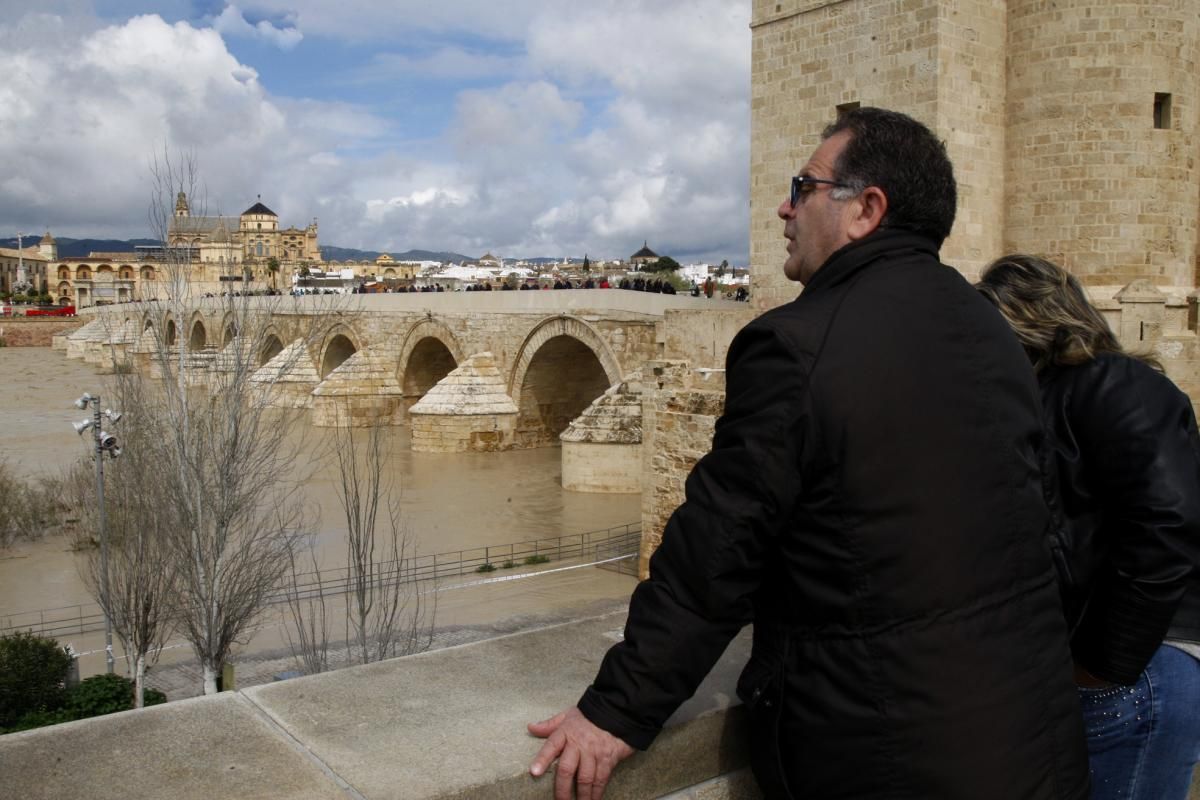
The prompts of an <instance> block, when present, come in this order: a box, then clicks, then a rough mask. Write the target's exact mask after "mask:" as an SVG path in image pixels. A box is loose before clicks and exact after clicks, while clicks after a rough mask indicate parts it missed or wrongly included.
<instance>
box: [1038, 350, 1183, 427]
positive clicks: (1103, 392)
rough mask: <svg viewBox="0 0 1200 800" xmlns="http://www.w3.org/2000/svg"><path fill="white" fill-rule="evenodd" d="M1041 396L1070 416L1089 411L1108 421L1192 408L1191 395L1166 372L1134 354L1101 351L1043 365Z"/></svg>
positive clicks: (1085, 413) (1094, 415)
mask: <svg viewBox="0 0 1200 800" xmlns="http://www.w3.org/2000/svg"><path fill="white" fill-rule="evenodd" d="M1044 373H1045V374H1043V375H1042V376H1039V377H1040V378H1041V381H1040V382H1041V388H1042V399H1043V402H1044V403H1045V405H1046V406H1047V408H1048V409H1049V408H1050V407H1052V406H1061V407H1062V410H1063V411H1065V412H1067V413H1068V414H1070V415H1072V416H1079V415H1088V416H1093V417H1097V418H1101V419H1104V420H1105V421H1106V423H1107V424H1116V423H1118V422H1121V421H1128V418H1129V416H1130V415H1133V416H1135V417H1136V416H1145V415H1150V416H1155V417H1158V416H1159V415H1163V414H1169V413H1170V412H1172V411H1175V410H1178V411H1180V412H1182V411H1184V410H1187V411H1189V412H1190V410H1191V400H1190V398H1188V396H1187V395H1186V394H1184V392H1183V391H1182V390H1180V389H1179V387H1178V386H1176V385H1175V384H1174V382H1172V381H1171V379H1170V378H1168V377H1167V376H1166V375H1164V374H1163V373H1162V372H1160V371H1159V370H1157V369H1155V368H1154V367H1152V366H1151V365H1150V364H1148V363H1146V362H1145V361H1143V360H1141V359H1140V358H1137V357H1135V356H1131V355H1127V354H1124V353H1099V354H1097V355H1096V357H1095V358H1093V359H1091V360H1089V361H1086V362H1084V363H1082V364H1075V365H1071V366H1055V367H1051V368H1049V369H1047V370H1044Z"/></svg>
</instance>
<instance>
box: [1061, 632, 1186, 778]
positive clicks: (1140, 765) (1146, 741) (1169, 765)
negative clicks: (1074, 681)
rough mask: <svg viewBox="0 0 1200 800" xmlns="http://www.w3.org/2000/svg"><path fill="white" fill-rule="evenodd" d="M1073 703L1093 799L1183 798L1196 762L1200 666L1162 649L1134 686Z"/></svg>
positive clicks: (1085, 692)
mask: <svg viewBox="0 0 1200 800" xmlns="http://www.w3.org/2000/svg"><path fill="white" fill-rule="evenodd" d="M1079 700H1080V704H1081V705H1082V707H1083V724H1084V727H1085V728H1086V729H1087V743H1088V760H1089V764H1090V766H1091V772H1092V798H1093V800H1185V798H1186V797H1187V793H1188V786H1189V785H1190V784H1191V780H1192V769H1193V767H1194V766H1195V765H1196V762H1197V761H1200V713H1198V711H1200V661H1197V660H1196V659H1195V658H1193V657H1192V656H1190V655H1188V654H1187V653H1185V652H1183V651H1181V650H1178V649H1176V648H1174V647H1170V646H1169V645H1163V646H1161V647H1159V648H1158V652H1157V653H1155V654H1154V658H1152V659H1150V663H1149V664H1148V665H1147V666H1146V669H1145V670H1144V671H1143V672H1142V674H1141V676H1140V677H1139V678H1138V681H1137V683H1135V684H1134V685H1132V686H1114V687H1112V688H1109V689H1080V690H1079Z"/></svg>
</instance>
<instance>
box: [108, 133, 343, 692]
mask: <svg viewBox="0 0 1200 800" xmlns="http://www.w3.org/2000/svg"><path fill="white" fill-rule="evenodd" d="M151 173H152V179H153V199H152V202H151V207H150V223H151V227H152V229H153V231H154V233H155V235H156V237H157V238H158V239H159V240H160V241H161V242H162V248H161V252H160V255H159V257H158V262H157V264H156V268H157V271H158V290H157V292H156V294H157V295H158V299H157V301H143V302H142V303H141V304H140V310H141V312H142V314H143V315H144V318H145V319H146V321H147V327H146V328H145V329H144V330H143V331H142V332H141V334H140V336H141V337H142V339H145V338H146V337H149V339H150V343H149V349H150V353H149V355H150V358H151V360H152V362H153V366H154V372H155V374H156V375H158V376H160V377H161V378H162V380H161V381H159V382H158V383H157V384H156V391H154V392H142V393H140V394H139V396H138V400H137V407H136V408H132V407H131V408H126V409H125V411H126V412H127V413H130V414H134V413H136V415H137V416H138V417H139V418H141V419H143V420H145V421H146V424H147V426H150V427H152V429H153V435H151V436H148V437H147V441H145V442H144V443H143V445H142V446H144V447H145V448H146V457H147V458H146V461H147V463H148V464H149V465H150V467H149V469H151V470H152V471H153V472H154V473H155V475H154V476H153V479H152V480H148V481H143V482H141V483H142V484H143V485H148V486H152V487H154V488H155V494H156V496H155V498H154V499H155V502H157V503H160V504H161V505H162V507H163V508H164V511H163V513H164V515H165V517H166V519H167V520H168V521H169V524H168V525H167V527H166V530H165V531H164V537H163V544H164V548H165V552H166V553H167V554H168V557H169V559H170V560H171V563H172V565H173V567H174V584H173V585H174V588H175V592H176V595H177V606H176V607H177V609H178V615H177V616H178V622H179V629H180V631H181V632H182V634H183V636H184V637H185V638H186V639H187V640H188V642H189V643H190V644H191V646H192V649H193V651H194V652H195V654H196V657H197V658H198V659H199V661H200V664H201V668H202V670H203V675H204V691H205V693H206V694H211V693H213V692H215V691H216V690H217V676H218V675H220V674H221V672H222V668H223V666H224V664H225V662H226V660H227V659H228V656H229V654H230V651H231V649H232V648H233V647H234V645H235V644H236V643H238V642H240V641H243V640H244V638H245V637H246V636H247V635H248V633H249V630H250V626H251V624H252V623H253V622H254V621H255V619H256V618H257V617H258V615H259V614H260V612H261V611H262V609H263V606H264V604H265V602H266V600H267V598H268V596H269V594H270V593H271V592H272V591H273V590H274V589H275V588H276V587H277V585H278V584H279V583H280V579H281V578H282V577H283V576H284V574H285V573H286V572H287V570H288V569H289V565H290V564H291V563H292V555H293V549H294V547H295V545H296V543H297V541H298V540H299V539H300V537H301V531H302V528H303V525H302V523H303V514H302V504H301V502H300V500H299V496H298V492H297V489H298V486H299V482H300V481H302V480H303V479H304V477H305V476H303V475H297V474H296V471H295V468H294V466H295V464H297V463H298V461H299V460H298V459H297V449H298V445H297V444H295V442H294V440H289V438H288V437H287V435H286V434H287V429H288V427H289V423H290V422H291V420H290V419H289V418H288V416H287V412H284V411H282V410H279V409H274V408H272V407H271V405H270V389H271V386H270V384H264V383H263V382H262V381H261V380H254V378H255V374H256V373H257V372H259V370H260V367H261V366H262V365H261V364H260V360H259V357H260V355H261V354H262V353H264V352H266V351H267V350H268V339H269V336H270V330H269V326H270V325H271V323H272V317H273V315H274V314H277V313H278V312H279V311H280V308H279V304H280V301H279V300H278V298H271V297H262V298H258V297H255V298H252V297H250V296H249V294H250V293H249V292H248V291H243V292H230V293H225V294H224V295H223V296H221V297H215V298H205V297H202V296H200V294H201V293H200V292H199V291H198V290H197V287H196V285H195V281H194V273H195V272H196V271H197V270H199V269H201V268H202V267H201V265H200V264H199V263H198V253H197V252H196V251H195V250H193V249H192V247H190V246H179V245H177V244H176V242H175V241H174V238H175V237H173V236H172V234H173V233H178V232H179V228H180V227H186V225H188V224H192V225H199V224H201V223H200V220H203V218H204V202H203V192H202V191H200V190H199V188H198V181H197V168H196V165H195V162H194V161H193V160H192V159H190V158H186V157H185V158H182V159H173V158H172V157H171V156H170V154H164V155H163V156H161V157H158V158H156V159H155V161H154V163H153V165H152V168H151ZM179 192H185V193H187V195H188V197H189V198H190V199H191V214H192V219H193V222H191V223H188V222H186V220H184V221H181V220H178V219H175V217H174V210H175V201H176V197H177V196H178V193H179ZM185 233H186V231H185ZM198 312H199V313H201V314H202V315H203V316H202V318H203V319H207V320H209V324H210V325H211V324H212V320H219V321H220V323H219V325H220V328H221V330H218V331H216V334H217V335H216V336H215V337H214V338H216V339H217V340H218V341H220V342H222V344H223V347H222V348H221V349H219V350H218V349H217V348H214V347H211V346H208V340H207V338H205V337H204V336H203V335H202V334H201V333H200V332H199V331H197V329H196V326H195V324H194V323H193V322H192V321H193V319H195V318H196V315H197V313H198ZM327 312H328V309H325V310H323V311H322V313H310V314H309V315H308V316H307V317H303V318H301V317H296V318H295V319H293V327H294V328H295V330H294V331H293V335H294V336H295V337H297V338H299V339H300V340H302V341H303V342H304V344H305V345H310V344H311V342H312V341H313V340H314V339H315V338H316V337H318V336H319V335H320V332H321V326H322V324H323V320H324V319H325V315H326V313H327ZM201 338H203V339H204V341H203V342H201V341H199V340H200V339H201ZM294 350H295V351H296V352H297V353H298V354H299V353H303V352H305V348H303V347H301V348H294ZM296 357H301V356H300V355H297V356H296ZM285 370H286V365H284V366H283V367H282V368H281V369H279V370H276V374H279V373H281V372H283V371H285ZM147 477H148V476H147Z"/></svg>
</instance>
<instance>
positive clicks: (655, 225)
mask: <svg viewBox="0 0 1200 800" xmlns="http://www.w3.org/2000/svg"><path fill="white" fill-rule="evenodd" d="M749 21H750V0H593V1H592V2H588V3H571V2H563V0H453V2H430V0H336V1H334V0H240V2H238V3H236V4H234V3H230V2H225V1H224V0H160V1H159V2H150V0H37V1H36V2H31V0H0V75H3V76H4V78H3V80H2V81H0V164H2V165H3V167H2V168H0V226H3V227H2V228H0V236H4V237H7V236H12V235H15V233H16V231H17V230H23V231H25V232H38V233H40V232H41V231H42V230H44V229H45V228H47V227H48V228H49V229H50V230H51V231H52V232H53V233H54V234H55V235H59V236H66V237H72V238H84V237H110V236H111V237H119V238H126V237H141V236H150V235H151V233H150V230H149V226H148V224H147V222H146V219H147V206H148V204H149V201H150V193H151V177H150V162H151V158H152V157H153V155H154V154H155V153H156V152H159V153H161V152H163V150H164V149H166V150H168V151H170V152H173V153H181V152H190V153H193V154H194V156H195V158H196V160H197V162H198V164H199V171H200V175H201V178H202V181H203V183H204V186H205V189H206V192H207V198H208V199H207V206H208V211H209V213H212V214H215V213H222V214H227V215H235V214H239V213H241V212H242V211H243V210H244V209H245V208H247V207H248V206H250V205H252V204H253V203H254V202H255V200H256V197H257V196H258V195H260V194H261V195H262V200H263V202H264V203H266V204H267V205H268V206H270V207H271V208H272V209H273V210H274V211H275V212H276V213H278V214H279V215H280V217H281V220H280V221H281V222H282V223H283V224H285V225H289V224H295V225H297V226H303V225H305V224H307V223H308V222H309V221H310V220H311V219H312V218H313V217H316V218H318V220H319V222H320V236H321V242H322V243H323V244H333V245H338V246H342V247H357V248H361V249H367V250H385V251H393V252H397V251H402V250H407V249H410V248H424V249H433V250H452V251H457V252H461V253H464V254H467V255H481V254H482V253H483V252H484V251H488V250H490V251H492V252H493V253H496V254H498V255H503V256H506V257H520V256H555V257H557V256H573V257H582V256H583V255H584V253H587V254H589V255H591V256H592V257H593V258H596V257H601V258H606V257H623V256H628V255H630V254H631V253H633V252H634V251H635V250H636V249H638V248H639V247H641V245H642V242H643V240H648V241H649V243H650V246H651V247H652V248H654V249H655V250H657V251H658V252H660V253H667V254H670V255H673V256H675V257H676V258H677V259H679V260H681V261H691V260H697V259H706V260H710V261H714V262H715V261H718V260H720V259H722V258H727V259H729V260H730V262H732V263H736V264H744V263H746V261H747V253H748V251H749V231H748V229H749V219H748V217H749V197H748V189H749V187H748V182H749V178H748V172H749V167H748V164H749V117H750V112H749V90H750V87H749V84H750V33H749V28H748V25H749Z"/></svg>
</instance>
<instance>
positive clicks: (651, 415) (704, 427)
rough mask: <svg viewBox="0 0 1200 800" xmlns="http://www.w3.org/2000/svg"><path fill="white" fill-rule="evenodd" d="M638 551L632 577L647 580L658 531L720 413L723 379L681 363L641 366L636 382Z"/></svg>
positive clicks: (708, 443)
mask: <svg viewBox="0 0 1200 800" xmlns="http://www.w3.org/2000/svg"><path fill="white" fill-rule="evenodd" d="M642 397H643V403H642V424H643V426H644V432H643V440H642V442H643V445H642V476H643V481H644V485H643V488H642V547H641V554H640V557H639V559H638V574H639V576H641V577H642V578H645V577H647V576H648V575H649V560H650V556H651V555H653V553H654V551H655V550H656V549H657V548H658V545H659V544H660V543H661V542H662V533H663V529H664V528H665V527H666V524H667V520H668V519H669V518H670V516H671V514H672V512H674V511H675V509H676V508H677V507H678V506H679V504H680V503H682V502H683V499H684V484H685V482H686V481H687V476H688V474H689V473H690V472H691V471H692V467H694V466H695V465H696V462H697V461H699V460H700V458H701V457H703V456H704V454H705V453H707V452H708V451H709V450H711V449H712V436H713V429H714V427H715V426H716V422H717V418H718V417H719V416H720V415H721V412H722V411H723V410H724V408H725V375H724V372H723V371H721V370H716V371H712V372H698V371H697V369H696V367H694V366H693V365H692V364H691V363H690V362H687V361H658V362H652V363H650V364H648V365H647V369H646V373H645V375H644V378H643V382H642Z"/></svg>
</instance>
